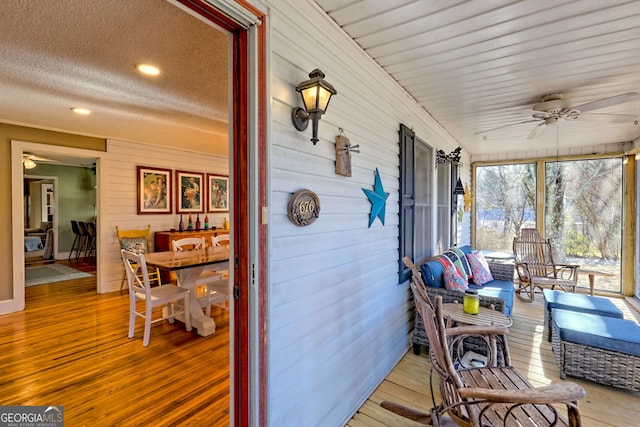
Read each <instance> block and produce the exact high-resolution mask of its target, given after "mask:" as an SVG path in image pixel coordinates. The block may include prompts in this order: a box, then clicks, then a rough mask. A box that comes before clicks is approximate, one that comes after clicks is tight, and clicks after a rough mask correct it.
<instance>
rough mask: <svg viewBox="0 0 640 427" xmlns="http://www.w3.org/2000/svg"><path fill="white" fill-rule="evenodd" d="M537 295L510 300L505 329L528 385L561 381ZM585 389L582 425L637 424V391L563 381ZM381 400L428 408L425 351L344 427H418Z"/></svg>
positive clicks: (631, 313)
mask: <svg viewBox="0 0 640 427" xmlns="http://www.w3.org/2000/svg"><path fill="white" fill-rule="evenodd" d="M612 301H613V302H614V303H615V304H616V305H617V306H618V307H619V308H620V309H621V310H623V312H624V313H625V318H629V319H635V320H636V321H640V316H639V315H638V313H637V312H636V311H635V310H633V309H631V308H630V307H629V306H628V305H627V303H626V302H625V301H624V300H623V299H618V298H614V299H612ZM542 309H543V307H542V297H541V296H540V298H538V299H537V300H536V301H535V302H534V303H533V304H532V303H526V302H522V301H520V300H518V298H517V297H516V301H515V306H514V310H513V312H514V314H513V326H512V327H511V330H510V340H509V344H510V347H509V348H510V350H511V357H512V359H513V364H514V365H515V366H517V367H518V368H519V369H520V370H521V371H523V372H525V373H526V374H527V376H528V378H529V380H530V381H531V382H532V383H533V384H534V385H547V384H551V383H555V382H560V381H562V380H561V379H560V377H559V370H558V367H557V365H556V362H555V359H554V355H553V352H552V350H551V343H549V342H548V341H547V340H546V338H544V337H543V320H542V319H543V318H542ZM568 380H571V381H574V382H577V383H578V384H580V385H582V386H583V387H584V388H585V389H586V391H587V397H586V398H585V399H584V400H582V401H580V410H581V412H582V417H583V425H584V426H589V427H590V426H617V427H627V426H638V425H640V393H637V392H630V391H625V390H620V389H614V388H612V387H607V386H602V385H598V384H595V383H592V382H590V381H584V380H580V379H577V378H572V377H568ZM384 400H390V401H395V402H398V403H402V404H404V405H407V406H410V407H413V408H416V409H420V410H424V411H427V410H428V409H429V408H430V407H431V406H432V405H431V394H430V392H429V361H428V358H427V355H426V350H425V349H423V350H422V354H421V355H420V356H416V355H414V354H413V352H412V351H409V352H407V354H406V356H405V357H404V358H403V359H402V360H401V361H400V363H399V364H398V365H397V366H396V367H395V368H394V369H393V371H392V372H391V373H390V374H389V375H388V376H387V378H386V379H385V380H384V381H383V382H382V383H381V384H380V386H379V387H378V388H377V390H376V391H375V392H374V393H373V394H372V395H371V396H370V397H369V399H368V400H367V401H366V402H365V403H364V405H363V406H362V407H361V408H360V410H359V411H358V413H357V414H356V415H355V416H354V417H353V418H352V419H351V421H350V422H349V423H348V424H347V425H348V426H349V427H363V426H367V427H382V426H394V427H403V426H412V427H413V426H419V425H421V424H418V423H415V422H413V421H410V420H406V419H404V418H401V417H399V416H396V415H395V414H393V413H391V412H388V411H386V410H385V409H383V408H382V407H380V402H382V401H384Z"/></svg>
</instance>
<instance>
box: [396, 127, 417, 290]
mask: <svg viewBox="0 0 640 427" xmlns="http://www.w3.org/2000/svg"><path fill="white" fill-rule="evenodd" d="M399 133H400V197H399V200H400V250H399V254H398V255H399V259H398V261H399V263H400V267H399V272H400V277H399V279H400V282H399V283H404V282H406V281H407V280H409V277H410V276H411V270H409V268H407V266H405V265H404V263H403V262H402V257H405V256H407V257H409V258H411V260H413V256H414V253H413V243H414V240H413V234H414V233H413V231H414V206H415V198H414V196H415V182H414V167H415V161H414V159H415V133H414V132H413V130H411V129H409V128H408V127H407V126H405V125H404V124H400V132H399Z"/></svg>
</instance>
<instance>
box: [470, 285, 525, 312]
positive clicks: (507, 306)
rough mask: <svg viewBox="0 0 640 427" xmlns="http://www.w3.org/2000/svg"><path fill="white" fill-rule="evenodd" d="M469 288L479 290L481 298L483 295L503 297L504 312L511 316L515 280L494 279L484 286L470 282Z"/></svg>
mask: <svg viewBox="0 0 640 427" xmlns="http://www.w3.org/2000/svg"><path fill="white" fill-rule="evenodd" d="M469 289H474V290H477V291H478V295H480V298H482V297H483V296H487V297H494V298H502V299H503V300H504V314H506V315H507V316H511V310H512V308H513V294H514V292H515V290H514V288H513V282H508V281H506V280H497V279H494V280H492V281H490V282H487V283H485V284H484V285H482V286H478V285H476V284H471V283H470V284H469Z"/></svg>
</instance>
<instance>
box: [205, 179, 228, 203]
mask: <svg viewBox="0 0 640 427" xmlns="http://www.w3.org/2000/svg"><path fill="white" fill-rule="evenodd" d="M207 191H208V194H207V196H208V197H207V202H208V208H207V212H228V211H229V177H228V176H224V175H214V174H210V173H209V174H207Z"/></svg>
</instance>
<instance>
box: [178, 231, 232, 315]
mask: <svg viewBox="0 0 640 427" xmlns="http://www.w3.org/2000/svg"><path fill="white" fill-rule="evenodd" d="M205 242H206V240H205V238H204V237H185V238H183V239H178V240H173V241H172V243H171V244H172V246H173V250H174V251H178V252H181V251H184V250H193V251H198V250H202V249H204V248H205ZM196 283H197V287H198V288H199V289H202V290H203V291H202V294H204V297H199V298H198V300H199V301H202V303H201V304H202V305H203V306H204V308H205V313H206V315H207V316H210V315H211V305H216V306H218V307H223V308H226V302H227V300H228V293H229V291H228V290H227V288H228V285H229V279H228V277H227V278H225V277H224V274H223V272H219V271H212V270H205V271H203V272H202V273H201V274H200V276H199V277H198V280H197V281H196ZM199 294H200V292H199Z"/></svg>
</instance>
